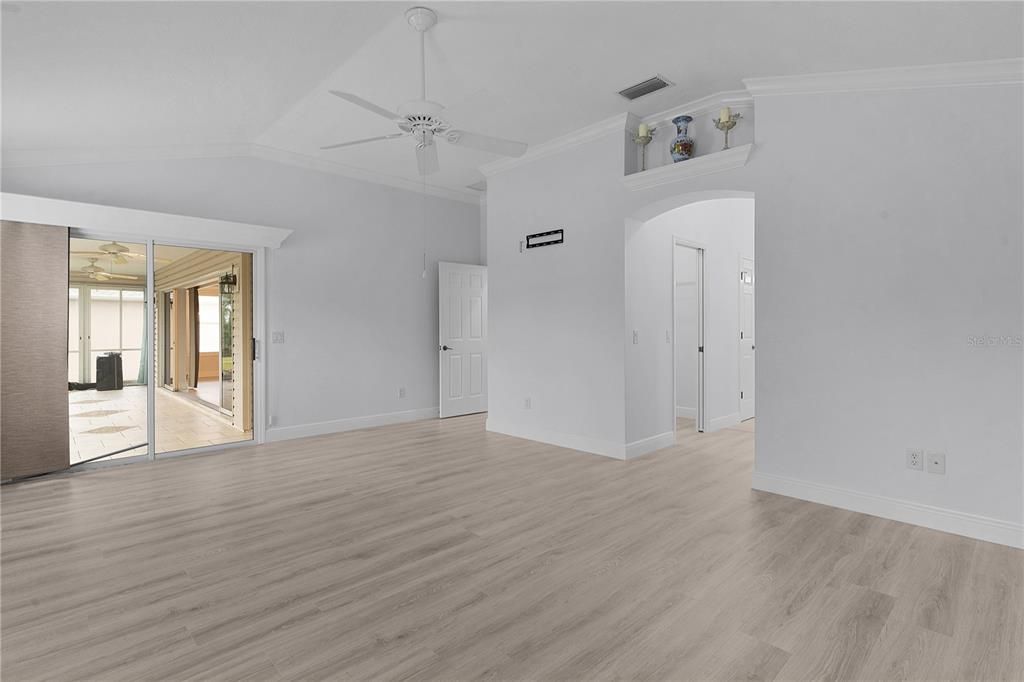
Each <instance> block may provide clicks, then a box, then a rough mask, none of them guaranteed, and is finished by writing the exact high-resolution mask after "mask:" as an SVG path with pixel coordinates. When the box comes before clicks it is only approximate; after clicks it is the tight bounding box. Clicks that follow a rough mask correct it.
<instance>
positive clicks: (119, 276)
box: [97, 272, 138, 280]
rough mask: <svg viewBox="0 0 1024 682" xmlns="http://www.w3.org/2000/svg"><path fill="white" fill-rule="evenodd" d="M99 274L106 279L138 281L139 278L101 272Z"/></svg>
mask: <svg viewBox="0 0 1024 682" xmlns="http://www.w3.org/2000/svg"><path fill="white" fill-rule="evenodd" d="M97 274H98V275H99V276H101V277H103V278H104V279H132V280H134V279H138V277H136V276H135V275H115V274H114V273H112V272H101V273H97Z"/></svg>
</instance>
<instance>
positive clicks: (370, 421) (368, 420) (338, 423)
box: [267, 407, 438, 443]
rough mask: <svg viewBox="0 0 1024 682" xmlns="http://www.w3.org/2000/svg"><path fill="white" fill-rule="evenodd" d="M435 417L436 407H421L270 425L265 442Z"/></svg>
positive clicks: (436, 415)
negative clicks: (321, 420) (293, 424)
mask: <svg viewBox="0 0 1024 682" xmlns="http://www.w3.org/2000/svg"><path fill="white" fill-rule="evenodd" d="M437 417H438V408H436V407H423V408H420V409H418V410H405V411H403V412H385V413H384V414H371V415H368V416H365V417H349V418H347V419H333V420H331V421H326V422H314V423H312V424H299V425H298V426H271V427H270V428H268V429H267V442H271V443H272V442H276V441H280V440H291V439H292V438H306V437H308V436H322V435H324V434H326V433H340V432H342V431H354V430H356V429H368V428H371V427H374V426H386V425H388V424H400V423H402V422H412V421H417V420H420V419H437Z"/></svg>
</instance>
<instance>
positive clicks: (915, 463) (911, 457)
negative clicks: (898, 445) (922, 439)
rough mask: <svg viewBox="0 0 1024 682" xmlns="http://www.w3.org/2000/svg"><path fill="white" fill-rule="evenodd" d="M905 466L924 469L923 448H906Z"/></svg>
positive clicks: (919, 469)
mask: <svg viewBox="0 0 1024 682" xmlns="http://www.w3.org/2000/svg"><path fill="white" fill-rule="evenodd" d="M907 468H908V469H917V470H918V471H924V450H913V449H908V450H907Z"/></svg>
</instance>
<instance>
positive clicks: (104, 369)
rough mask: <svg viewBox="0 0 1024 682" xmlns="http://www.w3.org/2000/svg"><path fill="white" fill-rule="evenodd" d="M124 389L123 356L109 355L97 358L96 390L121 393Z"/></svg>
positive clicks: (118, 354) (117, 354)
mask: <svg viewBox="0 0 1024 682" xmlns="http://www.w3.org/2000/svg"><path fill="white" fill-rule="evenodd" d="M122 388H124V373H123V371H122V369H121V354H120V353H107V354H106V355H100V356H98V357H97V358H96V390H97V391H120V390H121V389H122Z"/></svg>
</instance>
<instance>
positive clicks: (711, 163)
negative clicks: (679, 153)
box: [622, 144, 754, 192]
mask: <svg viewBox="0 0 1024 682" xmlns="http://www.w3.org/2000/svg"><path fill="white" fill-rule="evenodd" d="M753 146H754V145H753V144H745V145H741V146H739V147H733V148H731V149H726V150H723V151H719V152H713V153H711V154H705V155H704V156H697V157H695V158H692V159H689V160H687V161H680V162H679V163H673V164H671V165H667V166H659V167H658V168H649V169H647V170H645V171H640V172H639V173H632V174H630V175H626V176H624V177H623V178H622V182H623V184H624V185H625V186H626V189H629V190H630V191H633V192H635V191H637V190H642V189H649V188H651V187H657V186H659V185H668V184H670V183H673V182H679V181H681V180H688V179H690V178H696V177H699V176H701V175H709V174H711V173H720V172H722V171H726V170H730V169H732V168H742V167H743V166H745V165H747V158H748V157H749V156H750V150H751V149H752V148H753Z"/></svg>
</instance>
